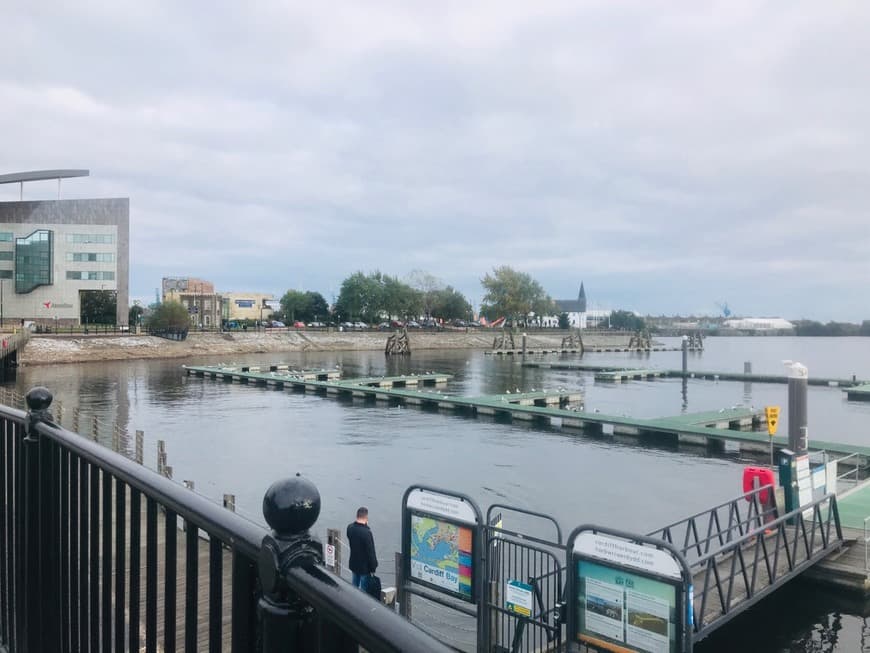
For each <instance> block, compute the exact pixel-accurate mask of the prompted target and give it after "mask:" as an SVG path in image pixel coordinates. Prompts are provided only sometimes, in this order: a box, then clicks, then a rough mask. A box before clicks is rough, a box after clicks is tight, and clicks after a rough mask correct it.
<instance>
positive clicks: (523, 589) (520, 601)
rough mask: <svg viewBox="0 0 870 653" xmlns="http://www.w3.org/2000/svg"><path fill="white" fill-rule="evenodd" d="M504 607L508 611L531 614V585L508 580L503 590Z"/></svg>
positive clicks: (526, 615) (524, 615)
mask: <svg viewBox="0 0 870 653" xmlns="http://www.w3.org/2000/svg"><path fill="white" fill-rule="evenodd" d="M504 602H505V608H506V609H507V610H508V612H513V613H514V614H518V615H522V616H523V617H531V616H532V586H531V585H529V584H527V583H523V582H520V581H518V580H509V581H508V582H507V584H506V585H505V592H504Z"/></svg>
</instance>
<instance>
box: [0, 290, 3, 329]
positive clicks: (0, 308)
mask: <svg viewBox="0 0 870 653" xmlns="http://www.w3.org/2000/svg"><path fill="white" fill-rule="evenodd" d="M2 326H3V279H0V327H2Z"/></svg>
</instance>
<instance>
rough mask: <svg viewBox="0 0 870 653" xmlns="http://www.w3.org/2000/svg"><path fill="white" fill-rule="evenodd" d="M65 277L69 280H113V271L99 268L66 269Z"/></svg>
mask: <svg viewBox="0 0 870 653" xmlns="http://www.w3.org/2000/svg"><path fill="white" fill-rule="evenodd" d="M66 278H67V280H70V281H77V280H78V281H114V280H115V273H114V272H102V271H99V270H90V271H79V270H67V272H66Z"/></svg>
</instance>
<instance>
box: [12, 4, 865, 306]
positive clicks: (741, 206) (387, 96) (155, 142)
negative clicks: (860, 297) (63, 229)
mask: <svg viewBox="0 0 870 653" xmlns="http://www.w3.org/2000/svg"><path fill="white" fill-rule="evenodd" d="M32 4H33V3H29V4H23V3H18V4H16V5H13V7H11V8H7V9H6V12H5V15H4V21H3V22H2V24H0V54H2V55H3V57H4V59H5V60H7V61H15V62H16V64H17V65H14V66H8V67H6V68H5V69H4V71H3V72H2V73H0V96H2V97H3V98H4V102H3V103H0V124H3V125H4V126H5V127H6V128H5V129H4V147H3V148H0V167H2V169H3V170H6V171H13V170H19V169H26V168H40V167H55V166H60V165H70V166H82V167H89V168H91V170H92V174H93V177H92V178H91V179H90V180H86V181H85V180H82V181H77V182H75V183H73V182H70V183H68V184H66V185H65V186H64V193H65V195H66V196H87V195H94V194H103V195H123V196H130V198H131V218H132V225H131V233H132V238H133V243H132V252H133V257H134V260H133V265H132V273H131V284H132V288H133V294H134V296H137V295H141V296H143V297H148V296H150V289H151V288H153V287H154V285H156V284H157V283H159V277H160V276H163V275H164V274H170V273H189V274H195V275H197V276H204V277H210V278H213V279H214V280H215V281H216V283H218V285H219V286H222V287H227V288H241V289H244V288H247V289H253V288H263V289H265V290H272V291H274V292H282V291H283V290H285V289H286V288H288V287H297V286H298V284H300V283H302V284H304V285H305V286H306V287H310V288H312V289H317V290H321V291H322V292H324V294H328V293H329V289H330V288H333V289H337V287H338V285H339V284H340V282H341V279H342V278H343V277H344V276H346V275H347V274H349V273H351V272H353V271H355V270H357V269H363V270H370V269H381V270H383V271H385V272H389V273H393V274H399V275H403V274H405V273H406V272H408V271H409V270H411V269H413V268H420V267H423V268H427V269H430V270H431V271H432V272H433V273H435V274H437V275H438V276H440V277H442V278H444V279H445V281H447V282H449V283H452V284H454V285H455V286H457V287H459V288H460V289H462V290H464V291H465V292H467V293H468V294H469V295H470V296H471V297H473V298H474V297H479V296H480V295H481V291H480V288H479V279H480V277H481V276H483V274H484V273H485V272H487V271H488V270H489V269H490V268H491V267H492V266H494V265H498V264H502V263H509V264H512V265H515V266H517V267H521V268H523V269H525V270H527V271H529V272H531V273H532V274H534V275H535V276H537V277H538V278H539V279H540V280H541V281H542V282H543V283H544V285H545V286H546V287H547V289H548V290H549V291H550V293H551V294H552V295H554V296H558V297H570V296H573V295H574V294H576V289H577V286H578V285H579V282H580V280H581V279H586V280H587V290H588V291H589V293H590V298H593V299H595V298H596V297H597V299H596V301H598V302H600V303H607V304H610V305H611V306H625V307H627V308H634V309H637V310H641V311H653V312H656V313H660V312H676V311H690V310H693V309H694V308H696V307H698V306H703V305H707V304H709V306H710V311H711V312H712V311H715V310H716V307H715V304H714V301H715V300H716V299H719V300H721V299H723V298H727V299H729V300H730V301H731V303H732V305H733V306H734V307H735V309H736V310H739V311H741V312H743V313H746V314H750V313H761V312H766V313H771V312H773V313H778V314H782V315H784V316H786V317H794V316H796V314H797V313H799V314H800V315H804V316H809V317H818V318H848V319H862V318H865V317H870V306H868V305H861V304H860V303H859V302H855V301H854V297H855V296H856V295H857V294H858V289H859V288H861V286H859V284H860V283H861V282H862V281H863V279H865V278H866V277H867V276H868V274H870V264H868V257H867V247H868V246H870V242H868V232H870V229H868V228H867V226H866V225H867V221H866V219H865V217H864V213H865V211H866V207H867V206H868V200H870V197H868V195H870V191H868V188H870V185H868V183H867V181H868V179H867V176H868V173H867V172H866V171H867V170H868V169H870V166H868V164H870V154H868V152H870V148H868V145H870V144H868V142H867V141H868V133H870V131H868V117H867V116H868V115H870V106H868V104H870V91H868V88H867V87H866V84H865V83H864V77H865V74H864V72H863V70H862V68H863V62H864V61H867V60H868V58H870V57H868V55H870V44H868V42H867V39H866V38H865V34H864V30H863V29H862V26H863V25H865V24H866V23H867V19H868V18H870V15H868V13H870V8H868V6H867V5H866V4H865V3H853V4H844V5H839V6H838V7H837V8H836V9H833V8H831V7H830V6H825V5H820V4H818V3H815V2H809V1H804V2H794V3H789V4H788V5H779V6H771V5H767V4H764V3H757V2H719V3H683V4H682V5H672V6H670V7H669V8H668V9H663V8H662V6H660V5H654V4H652V3H646V2H633V3H610V2H587V3H576V2H556V3H547V4H546V5H541V4H537V3H527V2H519V1H518V0H517V1H513V2H511V1H508V2H482V3H475V4H474V5H473V6H468V3H451V2H448V3H439V4H437V5H431V6H430V5H426V4H425V3H424V4H421V3H415V4H408V3H402V2H372V3H325V4H324V3H318V4H317V5H316V6H315V5H311V6H307V5H304V4H303V5H295V4H288V3H283V2H271V3H269V2H266V3H257V5H256V8H254V7H249V6H245V5H239V4H237V3H236V4H231V3H208V4H207V3H185V4H182V5H179V4H178V3H168V2H150V3H144V4H143V3H139V4H134V3H100V2H90V3H84V4H82V5H76V6H74V7H73V6H65V5H64V4H60V3H59V4H58V5H57V6H51V5H47V4H42V3H40V7H38V8H37V7H34V6H32ZM52 190H53V189H51V188H48V189H46V190H41V189H40V188H35V189H34V191H33V192H36V193H40V192H43V193H45V196H50V193H51V192H52ZM11 192H12V191H11V190H9V189H0V197H7V198H9V199H12V198H13V197H11V196H10V195H11ZM245 260H249V261H252V262H253V264H252V265H251V266H244V265H238V266H227V264H226V261H233V262H237V261H245ZM181 262H183V263H181ZM180 267H183V268H186V269H180ZM234 267H235V269H234ZM760 280H763V283H761V282H760ZM810 288H811V289H813V292H815V293H816V295H817V301H816V303H815V304H814V305H812V306H809V307H807V306H805V305H804V301H805V300H804V299H803V297H804V296H805V295H806V293H805V292H803V289H810Z"/></svg>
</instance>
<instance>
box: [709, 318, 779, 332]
mask: <svg viewBox="0 0 870 653" xmlns="http://www.w3.org/2000/svg"><path fill="white" fill-rule="evenodd" d="M722 328H723V329H733V330H735V331H789V330H793V329H794V324H792V323H791V322H789V321H788V320H784V319H782V318H781V317H741V318H735V319H733V320H725V321H724V322H723V323H722Z"/></svg>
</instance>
